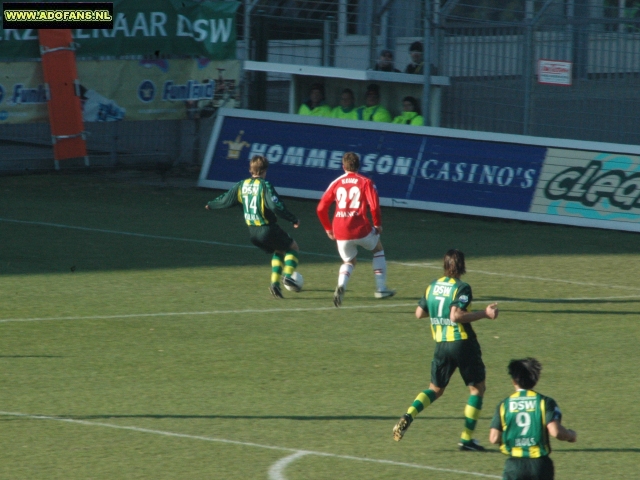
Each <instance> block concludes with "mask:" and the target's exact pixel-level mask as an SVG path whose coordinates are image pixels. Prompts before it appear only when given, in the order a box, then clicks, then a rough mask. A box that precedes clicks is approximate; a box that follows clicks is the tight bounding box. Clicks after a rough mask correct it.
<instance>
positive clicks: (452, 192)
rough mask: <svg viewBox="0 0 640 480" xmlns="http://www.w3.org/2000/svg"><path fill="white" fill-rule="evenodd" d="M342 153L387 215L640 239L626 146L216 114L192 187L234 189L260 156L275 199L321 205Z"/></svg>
mask: <svg viewBox="0 0 640 480" xmlns="http://www.w3.org/2000/svg"><path fill="white" fill-rule="evenodd" d="M563 146H564V147H566V148H562V147H563ZM604 146H608V147H609V149H608V150H609V151H615V150H616V149H617V150H619V151H620V152H624V151H627V152H630V153H631V154H625V153H600V152H602V151H604V150H602V149H600V150H598V149H599V148H601V147H604ZM347 151H353V152H356V153H358V154H359V155H360V158H361V161H360V163H361V168H360V172H361V173H363V174H364V175H366V176H368V177H370V178H371V179H372V180H373V181H374V182H375V184H376V186H377V189H378V193H379V194H380V202H381V204H382V205H384V206H396V207H402V208H416V209H422V210H432V211H439V212H450V213H460V214H468V215H481V216H489V217H495V218H507V219H516V220H525V221H536V222H546V223H558V224H566V225H577V226H587V227H598V228H610V229H617V230H630V231H640V147H635V146H628V145H617V146H616V145H608V144H597V143H595V142H579V141H573V140H558V139H548V138H535V137H525V136H519V135H503V134H491V133H485V132H468V131H459V130H449V129H442V128H430V127H415V126H406V125H391V124H381V123H375V124H372V122H359V121H340V120H333V119H322V118H311V117H301V116H299V115H288V114H277V113H265V112H250V111H246V110H226V109H222V110H220V112H219V114H218V117H217V120H216V123H215V126H214V128H213V131H212V134H211V139H210V142H209V146H208V148H207V152H206V154H205V159H204V162H203V166H202V170H201V172H200V178H199V181H198V185H199V186H200V187H208V188H220V189H227V188H230V187H231V186H232V185H233V184H235V183H236V182H238V181H240V180H242V179H243V178H246V177H247V176H248V162H249V159H250V158H251V157H252V156H253V155H256V154H259V155H264V156H265V157H266V158H267V159H268V160H269V162H270V167H269V172H268V178H269V180H270V181H271V182H272V183H273V185H274V186H275V187H276V189H277V190H278V192H279V193H281V194H283V195H290V196H295V197H300V198H314V199H318V198H320V197H321V196H322V193H323V192H324V190H325V189H326V188H327V187H328V186H329V184H330V183H331V182H332V181H333V180H335V179H336V178H337V177H338V176H339V175H341V174H342V173H343V170H342V163H341V159H342V155H343V154H344V153H345V152H347ZM634 153H635V155H634Z"/></svg>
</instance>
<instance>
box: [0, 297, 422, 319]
mask: <svg viewBox="0 0 640 480" xmlns="http://www.w3.org/2000/svg"><path fill="white" fill-rule="evenodd" d="M416 305H417V302H416V303H385V304H377V305H347V306H343V307H340V309H341V310H347V309H366V308H394V307H415V306H416ZM323 310H333V311H338V309H337V308H336V307H306V308H305V307H300V308H255V309H254V308H247V309H244V310H210V311H206V312H158V313H128V314H123V315H87V316H85V317H80V316H78V317H39V318H37V317H36V318H4V319H0V323H8V322H44V321H53V320H118V319H125V318H144V317H174V316H186V315H229V314H231V315H236V314H244V313H265V312H267V313H279V312H312V311H323Z"/></svg>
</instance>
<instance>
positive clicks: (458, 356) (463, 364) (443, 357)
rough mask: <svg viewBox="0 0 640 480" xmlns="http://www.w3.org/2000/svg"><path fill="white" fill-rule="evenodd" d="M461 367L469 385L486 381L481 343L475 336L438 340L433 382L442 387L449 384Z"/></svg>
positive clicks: (432, 370) (433, 365)
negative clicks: (444, 340) (449, 340)
mask: <svg viewBox="0 0 640 480" xmlns="http://www.w3.org/2000/svg"><path fill="white" fill-rule="evenodd" d="M456 368H459V369H460V375H462V380H464V384H465V385H467V386H473V385H477V384H478V383H480V382H484V380H485V378H486V370H485V367H484V363H483V362H482V351H481V350H480V344H479V343H478V340H476V339H475V338H471V339H468V340H457V341H455V342H437V343H436V350H435V352H434V353H433V360H432V362H431V383H433V384H434V385H435V386H437V387H440V388H445V387H446V386H447V385H449V380H451V376H452V375H453V374H454V372H455V371H456Z"/></svg>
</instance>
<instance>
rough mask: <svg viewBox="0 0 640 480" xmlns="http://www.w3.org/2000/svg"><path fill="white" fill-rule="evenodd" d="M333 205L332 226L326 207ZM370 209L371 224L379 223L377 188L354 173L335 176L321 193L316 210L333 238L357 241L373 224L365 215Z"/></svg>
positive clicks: (369, 230) (365, 178)
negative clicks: (334, 206) (334, 208)
mask: <svg viewBox="0 0 640 480" xmlns="http://www.w3.org/2000/svg"><path fill="white" fill-rule="evenodd" d="M334 202H335V204H336V210H335V214H334V216H333V225H332V223H331V221H330V220H329V208H330V207H331V204H332V203H334ZM367 209H368V210H369V211H370V212H371V218H372V220H373V225H375V226H381V225H382V216H381V213H380V201H379V199H378V191H377V190H376V186H375V185H374V183H373V181H372V180H370V179H369V178H367V177H365V176H364V175H360V174H358V173H356V172H347V173H345V174H344V175H341V176H340V177H338V178H336V179H335V180H334V181H333V182H332V183H331V185H329V188H327V190H326V191H325V192H324V194H323V195H322V198H321V199H320V203H319V204H318V208H317V209H316V212H317V214H318V218H319V219H320V223H322V226H323V227H324V229H325V230H326V231H333V235H334V236H335V237H336V240H357V239H359V238H364V237H366V236H367V235H369V234H370V233H371V230H372V229H373V226H372V225H371V222H370V221H369V217H368V216H367Z"/></svg>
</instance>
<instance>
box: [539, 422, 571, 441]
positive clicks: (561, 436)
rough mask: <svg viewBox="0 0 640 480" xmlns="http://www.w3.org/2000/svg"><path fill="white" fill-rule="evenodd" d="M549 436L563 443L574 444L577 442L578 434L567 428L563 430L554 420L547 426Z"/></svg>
mask: <svg viewBox="0 0 640 480" xmlns="http://www.w3.org/2000/svg"><path fill="white" fill-rule="evenodd" d="M547 430H548V431H549V435H551V436H552V437H554V438H557V439H558V440H561V441H563V442H569V443H574V442H576V441H578V434H577V433H576V432H575V431H574V430H571V429H569V428H565V427H564V425H562V424H561V423H560V421H559V420H554V421H553V422H549V423H548V424H547Z"/></svg>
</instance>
